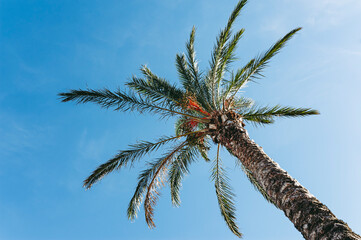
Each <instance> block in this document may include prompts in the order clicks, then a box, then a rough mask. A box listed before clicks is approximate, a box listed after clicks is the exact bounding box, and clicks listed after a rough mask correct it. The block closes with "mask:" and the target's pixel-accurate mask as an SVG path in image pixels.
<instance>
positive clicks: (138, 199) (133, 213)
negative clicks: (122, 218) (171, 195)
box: [127, 142, 184, 221]
mask: <svg viewBox="0 0 361 240" xmlns="http://www.w3.org/2000/svg"><path fill="white" fill-rule="evenodd" d="M183 144H184V142H183V143H181V144H180V145H178V147H177V148H176V149H174V150H172V151H171V152H170V153H168V154H166V155H165V156H164V157H161V158H159V159H157V160H156V161H154V162H150V163H148V165H149V167H148V169H146V170H143V171H142V172H141V173H140V175H139V177H138V180H139V181H138V185H137V187H136V189H135V192H134V195H133V197H132V199H131V200H130V202H129V205H128V210H127V215H128V218H129V219H130V220H132V221H133V220H134V219H135V218H136V217H137V214H138V211H139V207H140V204H141V203H142V201H143V196H144V194H145V193H146V192H147V191H148V186H149V184H150V183H151V181H152V180H153V177H154V176H155V175H156V173H157V172H158V171H160V167H161V166H162V165H164V164H165V162H166V161H168V160H169V158H172V157H173V154H175V153H176V150H177V149H178V148H180V147H181V146H183Z"/></svg>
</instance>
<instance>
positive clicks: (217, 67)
mask: <svg viewBox="0 0 361 240" xmlns="http://www.w3.org/2000/svg"><path fill="white" fill-rule="evenodd" d="M246 3H247V0H241V1H239V2H238V4H237V5H236V7H235V8H234V10H233V12H232V14H231V16H230V17H229V19H228V22H227V25H226V27H225V28H224V29H223V30H222V31H221V32H220V33H219V35H218V37H217V38H216V44H215V46H214V48H213V52H212V55H211V61H210V70H209V73H208V76H207V81H208V86H209V87H210V90H211V93H212V103H213V107H214V108H215V109H216V108H217V107H218V106H217V95H218V88H217V83H218V82H219V81H220V79H218V77H219V76H221V75H222V73H221V72H222V71H223V70H224V68H223V69H222V56H223V57H224V56H226V55H227V54H225V52H227V51H226V48H225V46H226V43H227V41H228V40H229V39H230V35H231V30H232V26H233V23H234V21H235V20H236V18H237V17H238V16H239V13H240V11H241V9H242V8H243V7H244V6H245V5H246ZM238 33H239V34H240V35H242V32H238ZM236 35H237V34H236ZM239 37H240V36H239ZM237 42H238V40H235V45H236V44H237ZM225 62H227V61H224V63H225Z"/></svg>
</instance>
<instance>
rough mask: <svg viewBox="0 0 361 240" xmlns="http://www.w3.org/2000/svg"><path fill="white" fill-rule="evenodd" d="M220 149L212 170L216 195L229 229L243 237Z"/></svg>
mask: <svg viewBox="0 0 361 240" xmlns="http://www.w3.org/2000/svg"><path fill="white" fill-rule="evenodd" d="M219 147H220V145H219V144H218V148H217V158H216V161H215V163H214V167H213V169H212V178H213V180H214V185H215V188H216V194H217V199H218V204H219V208H220V210H221V214H222V216H223V218H224V220H225V222H226V223H227V226H228V227H229V229H230V230H231V231H232V232H233V233H234V234H235V235H236V236H238V237H240V238H241V237H242V233H240V232H239V228H238V226H237V224H236V222H235V220H236V214H235V210H236V208H235V206H234V202H233V198H234V196H235V195H234V194H233V192H232V188H231V187H230V186H229V184H228V181H229V180H228V178H227V176H226V172H225V170H224V169H223V167H222V165H221V160H220V158H219Z"/></svg>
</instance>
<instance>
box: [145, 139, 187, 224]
mask: <svg viewBox="0 0 361 240" xmlns="http://www.w3.org/2000/svg"><path fill="white" fill-rule="evenodd" d="M185 144H186V141H184V142H183V143H181V144H179V145H178V146H177V147H176V148H174V149H173V150H172V151H171V152H169V153H167V154H166V155H165V156H164V157H162V158H160V159H159V160H158V161H157V162H156V163H155V164H152V169H153V170H152V177H151V179H150V182H149V184H148V187H147V193H146V195H145V199H144V211H145V220H146V222H147V224H148V226H149V227H150V228H153V227H155V224H154V221H153V216H154V206H155V204H156V202H157V199H158V196H159V192H158V188H160V187H161V186H163V185H164V181H165V175H166V173H167V166H168V165H169V164H170V162H171V160H172V159H173V158H174V157H175V154H176V153H177V152H178V151H180V150H181V149H182V148H183V147H184V146H185Z"/></svg>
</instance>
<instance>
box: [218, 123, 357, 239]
mask: <svg viewBox="0 0 361 240" xmlns="http://www.w3.org/2000/svg"><path fill="white" fill-rule="evenodd" d="M227 119H228V120H227ZM212 135H213V140H214V141H215V142H219V143H221V144H222V145H223V146H224V147H226V148H227V149H228V150H229V151H230V152H231V153H232V154H233V155H234V156H236V157H237V158H238V159H239V160H240V161H241V162H242V164H243V165H244V166H245V167H246V168H247V169H248V170H250V171H251V172H252V174H253V175H254V177H255V179H256V180H257V181H258V183H259V184H260V185H261V186H262V187H263V189H264V190H265V191H266V192H267V194H268V195H269V196H270V198H271V199H272V201H273V202H274V203H275V204H276V205H277V207H278V208H279V209H281V210H283V212H284V213H285V215H286V216H287V217H288V218H289V219H290V220H291V221H292V223H293V224H294V226H295V227H296V228H297V229H298V230H299V231H300V232H301V233H302V235H303V237H304V238H305V239H310V240H311V239H312V240H334V239H349V240H351V239H352V240H355V239H358V240H360V239H361V237H360V236H359V235H357V234H356V233H354V232H352V230H351V229H350V228H349V227H348V225H347V224H346V223H345V222H343V221H342V220H339V219H337V218H336V216H335V215H334V214H333V213H332V212H331V211H330V210H329V209H328V208H327V207H326V206H325V205H324V204H322V203H321V202H320V201H319V200H318V199H317V198H315V197H314V196H313V195H312V194H310V192H309V191H308V190H307V189H306V188H304V187H303V186H302V185H301V184H299V183H298V182H297V180H295V179H294V178H292V177H291V176H290V175H289V174H288V173H287V172H286V171H284V170H283V169H281V168H280V166H279V165H278V164H277V163H276V162H274V161H273V160H272V159H271V158H270V157H268V156H267V155H266V154H265V152H264V151H263V150H262V148H261V147H259V146H258V145H257V144H256V143H255V142H254V141H253V140H251V139H250V138H249V137H248V134H247V131H246V130H245V129H244V128H243V123H242V122H241V121H240V120H234V119H233V120H230V119H229V118H227V116H225V117H223V118H222V123H218V124H217V127H216V129H214V130H213V134H212Z"/></svg>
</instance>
